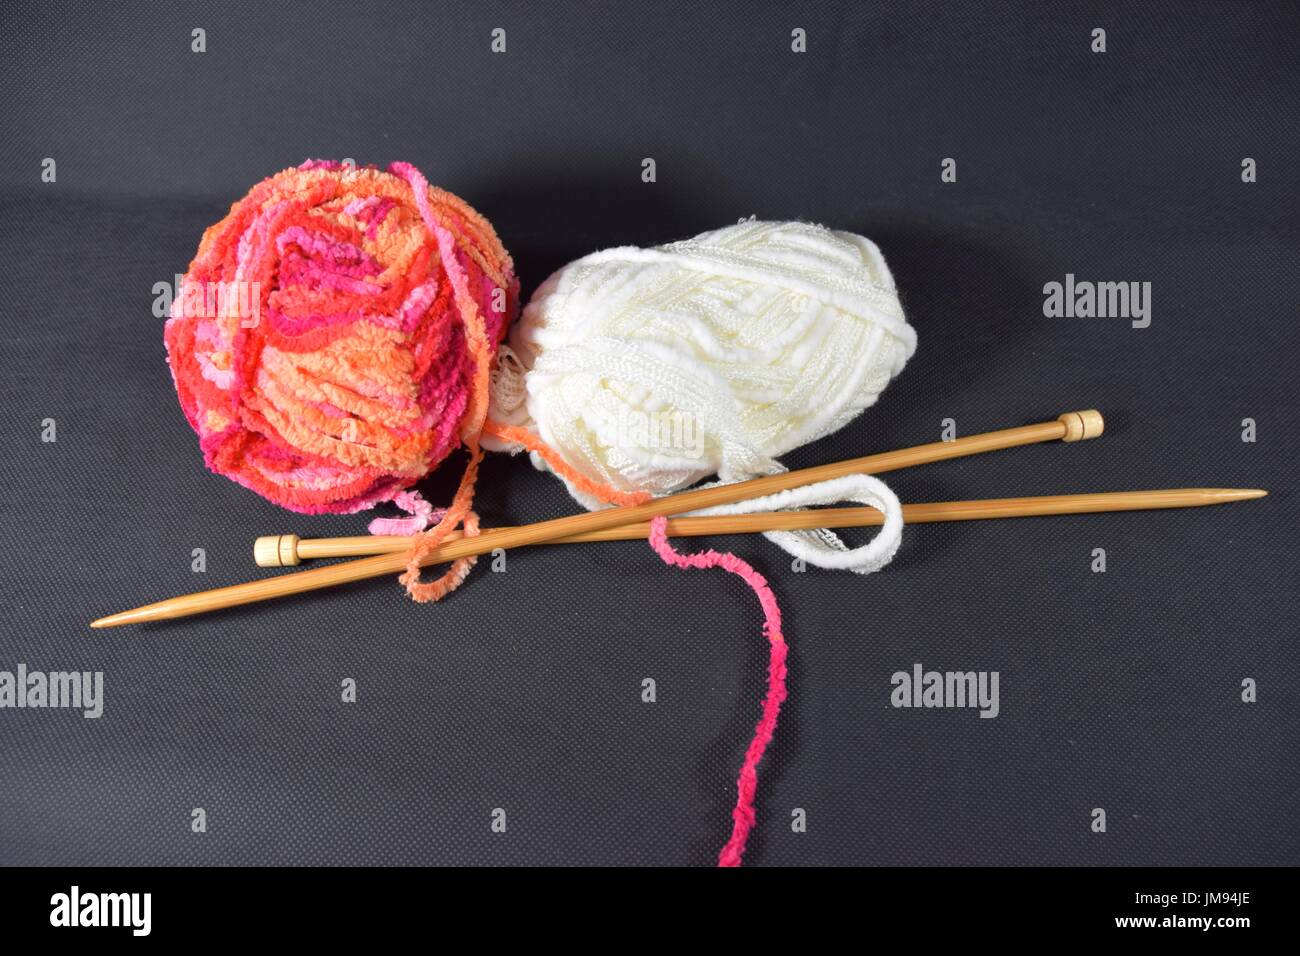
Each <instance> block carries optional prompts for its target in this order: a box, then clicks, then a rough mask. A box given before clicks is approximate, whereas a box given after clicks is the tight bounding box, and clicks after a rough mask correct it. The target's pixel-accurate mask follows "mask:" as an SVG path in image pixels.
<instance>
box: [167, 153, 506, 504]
mask: <svg viewBox="0 0 1300 956" xmlns="http://www.w3.org/2000/svg"><path fill="white" fill-rule="evenodd" d="M517 300H518V284H517V281H516V279H515V276H514V270H513V265H512V263H511V261H510V257H509V256H508V255H507V254H506V251H505V249H504V248H503V247H502V245H501V243H500V241H499V240H498V239H497V237H496V234H495V232H494V231H493V229H492V227H491V225H489V224H488V222H487V221H486V220H485V219H484V218H483V217H482V216H480V215H479V214H478V213H476V212H475V211H474V210H473V209H471V208H470V207H469V206H468V205H467V204H466V203H464V202H463V201H462V200H460V199H458V198H457V197H456V196H453V195H452V194H451V193H448V192H445V191H443V190H440V189H436V188H432V187H430V186H429V185H428V183H427V182H426V181H425V179H424V177H423V176H421V175H420V173H419V172H418V171H417V170H416V169H415V168H414V167H412V166H410V165H408V164H405V163H394V164H392V165H391V166H389V167H388V169H387V170H379V169H375V168H363V169H357V168H353V167H351V166H345V165H343V164H340V163H333V162H319V161H309V162H307V163H304V164H303V165H302V166H300V167H296V168H291V169H286V170H284V171H283V172H280V173H277V174H276V175H274V176H271V177H270V178H268V179H266V180H263V181H262V182H261V183H258V184H257V185H256V186H254V187H253V188H252V189H251V190H249V192H248V195H246V196H245V197H244V198H243V199H240V200H239V201H238V202H236V203H235V204H234V205H233V206H232V207H231V209H230V213H229V215H227V216H226V217H225V218H224V219H222V220H221V221H220V222H219V223H217V224H216V225H214V226H212V227H210V228H209V229H208V230H207V231H206V232H205V233H204V235H203V239H202V242H201V243H200V245H199V250H198V254H197V255H196V256H195V258H194V261H193V262H192V263H191V264H190V267H189V271H188V272H187V273H186V275H185V278H184V280H183V282H182V285H181V288H180V289H179V290H178V295H177V296H176V298H175V300H174V301H173V304H172V310H171V314H170V317H169V319H168V321H167V323H166V331H165V339H166V345H167V354H168V361H169V363H170V365H171V370H172V375H173V378H174V379H175V383H176V390H177V393H178V395H179V397H180V402H181V406H182V408H183V409H184V411H185V415H186V417H187V418H188V419H189V422H190V425H191V426H192V427H193V428H194V430H195V431H196V432H197V433H198V436H199V444H200V447H201V449H202V451H203V456H204V459H205V461H206V462H207V465H208V467H209V468H211V469H212V470H213V471H215V472H218V473H219V474H222V475H226V476H227V477H229V478H232V479H234V480H235V481H237V482H239V483H240V484H242V485H244V486H246V487H248V488H251V489H252V490H254V491H256V492H258V493H259V494H261V495H263V496H264V497H266V498H268V499H269V500H271V501H273V502H275V503H276V504H280V505H283V506H284V507H286V508H291V509H293V510H295V511H301V512H311V513H317V512H351V511H358V510H361V509H364V508H368V507H370V506H372V505H374V504H376V503H378V502H381V501H386V500H389V499H391V498H392V497H393V496H394V495H396V494H397V493H398V492H400V491H402V490H403V489H405V488H408V487H409V486H411V485H412V484H414V483H415V482H417V481H418V480H419V479H420V478H422V477H423V476H424V475H426V474H427V473H428V472H429V471H430V470H431V469H433V468H434V467H435V466H436V465H437V464H438V463H439V462H440V461H442V460H443V459H444V458H445V457H446V456H447V455H448V453H449V452H450V451H451V450H452V449H453V448H455V447H456V445H457V444H458V443H459V442H460V441H461V440H462V438H463V437H465V434H466V433H469V432H472V433H473V437H474V438H475V439H476V438H477V431H478V429H479V428H480V427H481V424H482V420H483V415H484V413H485V412H486V407H485V406H486V382H487V374H488V365H489V363H490V361H491V358H492V355H493V353H494V352H495V350H496V347H497V344H498V343H499V342H500V340H501V338H502V337H503V336H504V334H505V331H506V329H507V327H508V326H509V324H510V321H511V320H512V319H513V317H514V314H515V312H516V310H517Z"/></svg>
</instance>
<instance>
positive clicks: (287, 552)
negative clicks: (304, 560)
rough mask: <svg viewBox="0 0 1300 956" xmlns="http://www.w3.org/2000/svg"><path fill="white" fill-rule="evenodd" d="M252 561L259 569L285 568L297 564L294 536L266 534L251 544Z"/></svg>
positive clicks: (296, 543) (295, 539)
mask: <svg viewBox="0 0 1300 956" xmlns="http://www.w3.org/2000/svg"><path fill="white" fill-rule="evenodd" d="M253 560H254V561H256V562H257V566H258V567H261V568H287V567H290V566H292V565H295V564H298V562H299V560H300V559H299V557H298V536H297V535H296V534H268V535H264V536H263V537H261V538H258V539H257V540H256V541H254V542H253Z"/></svg>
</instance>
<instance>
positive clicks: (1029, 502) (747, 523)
mask: <svg viewBox="0 0 1300 956" xmlns="http://www.w3.org/2000/svg"><path fill="white" fill-rule="evenodd" d="M1266 494H1268V492H1266V491H1262V490H1260V489H1258V488H1168V489H1161V490H1158V491H1107V492H1099V493H1095V494H1083V495H1042V496H1039V497H1032V498H981V499H979V500H976V501H935V502H927V503H925V504H915V505H903V523H904V524H932V523H934V522H938V521H976V520H981V519H987V518H1029V517H1035V516H1040V515H1079V514H1098V513H1102V512H1115V511H1151V510H1156V509H1163V508H1199V507H1202V506H1204V505H1222V504H1227V503H1229V502H1232V501H1247V500H1249V499H1252V498H1262V497H1264V496H1265V495H1266ZM884 520H885V516H884V515H883V514H881V513H880V512H879V511H877V510H876V509H875V508H817V509H814V510H808V511H769V512H759V513H757V514H741V515H715V516H707V517H685V518H670V519H668V535H669V537H673V538H694V537H701V536H704V535H718V534H751V533H754V532H762V531H797V530H801V529H805V528H865V527H874V526H875V525H879V524H883V523H884ZM492 530H493V531H501V530H504V529H501V528H496V529H492ZM488 533H489V532H488V531H486V530H485V531H484V534H488ZM455 535H456V538H459V537H460V532H456V533H455ZM649 535H650V522H648V521H642V522H636V523H633V524H624V525H618V526H617V527H613V528H604V529H602V530H600V531H587V532H584V533H581V534H575V535H569V536H567V537H564V538H556V539H555V540H554V541H551V542H548V543H549V544H580V543H583V542H591V541H633V540H636V539H639V538H646V537H649ZM449 540H450V539H449ZM411 543H412V539H411V538H409V537H406V536H405V535H361V536H359V537H350V538H300V537H298V536H297V535H296V534H273V535H267V536H266V537H262V538H258V539H257V541H256V542H254V544H253V554H254V556H255V557H256V559H257V563H258V565H260V566H261V567H264V568H278V567H285V566H289V565H297V564H298V563H299V562H301V561H304V560H310V559H312V558H348V557H359V556H362V555H371V554H392V553H394V552H402V553H405V552H406V551H407V550H409V549H410V547H411Z"/></svg>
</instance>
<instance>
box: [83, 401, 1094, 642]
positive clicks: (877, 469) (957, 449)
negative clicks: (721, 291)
mask: <svg viewBox="0 0 1300 956" xmlns="http://www.w3.org/2000/svg"><path fill="white" fill-rule="evenodd" d="M1103 428H1104V422H1103V420H1102V416H1101V413H1100V412H1098V411H1094V410H1087V411H1080V412H1066V413H1065V414H1064V415H1061V416H1060V417H1059V418H1057V419H1055V420H1053V421H1050V422H1039V423H1038V424H1036V425H1022V426H1020V427H1019V428H1005V429H1002V430H1000V431H993V432H983V433H981V434H978V435H968V436H966V437H965V438H957V439H955V440H953V441H947V442H944V441H940V442H932V443H930V444H927V445H915V446H913V447H911V448H902V449H899V450H897V451H889V452H882V453H880V454H876V455H867V456H866V457H864V458H851V459H849V460H847V461H840V462H833V463H831V464H828V465H819V466H817V467H815V468H803V469H800V470H798V471H786V472H780V473H779V474H775V475H764V476H763V477H761V478H751V479H749V480H748V481H738V482H734V483H732V484H726V485H715V486H714V487H711V488H696V489H695V490H693V491H684V492H682V493H680V494H676V495H669V496H667V497H663V498H652V499H650V500H649V501H645V502H642V503H641V504H638V505H627V506H625V507H622V508H605V509H602V510H600V511H588V512H586V513H584V514H576V515H569V516H568V517H565V518H553V519H551V520H550V521H539V522H537V523H536V524H530V525H521V526H519V527H516V528H505V529H502V530H499V531H494V532H492V533H490V534H481V535H477V536H476V537H473V538H460V539H458V540H456V541H450V542H444V543H443V544H442V545H441V546H439V547H438V548H437V549H435V550H434V551H433V552H432V553H430V554H428V555H426V556H425V558H424V561H423V562H422V563H423V564H426V565H427V564H434V563H439V562H445V561H451V560H454V559H455V558H463V557H467V556H469V555H472V554H482V553H485V552H487V551H491V550H494V549H496V548H504V549H508V548H517V547H522V546H523V545H528V544H542V543H543V542H546V541H553V540H555V539H556V538H564V537H569V536H571V535H575V534H582V533H585V532H589V531H600V530H602V529H605V528H613V527H617V526H618V525H622V524H632V523H634V522H639V521H647V520H649V519H651V518H656V517H661V516H664V515H675V514H683V513H685V512H689V511H699V510H701V509H703V508H712V507H714V506H716V505H725V504H733V503H735V502H737V501H744V500H745V499H747V498H760V497H763V496H765V495H770V494H775V493H776V492H778V491H785V490H787V489H789V488H797V487H799V486H801V485H806V484H811V483H813V482H817V481H828V480H830V479H832V478H842V477H844V476H845V475H851V474H879V473H881V472H887V471H895V470H897V469H899V468H908V467H911V466H913V465H923V464H928V463H930V462H935V461H945V460H947V459H950V458H961V457H963V456H965V455H977V454H981V453H983V452H987V451H997V450H999V449H1002V448H1014V447H1016V446H1019V445H1032V444H1036V443H1038V442H1045V441H1065V442H1076V441H1082V440H1085V439H1090V438H1096V437H1097V436H1098V435H1100V434H1101V433H1102V430H1103ZM405 567H406V555H405V554H399V553H392V554H380V555H376V556H374V557H371V558H361V559H360V560H357V561H346V562H343V563H341V564H333V565H330V566H329V567H323V568H313V569H312V570H310V571H298V572H295V573H293V574H284V575H280V576H279V577H275V578H264V579H263V580H260V581H249V582H247V583H245V584H235V585H231V586H230V587H225V588H217V589H215V590H212V591H200V592H198V593H195V594H186V595H183V596H181V597H176V598H171V599H168V600H166V601H159V602H157V603H155V604H146V605H144V606H143V607H138V608H133V609H131V610H129V611H122V612H119V613H117V614H111V615H109V616H108V617H102V618H99V619H98V620H96V621H92V622H91V625H90V626H91V627H117V626H119V625H122V624H135V623H140V622H142V621H159V620H167V619H170V618H177V617H188V616H189V615H191V614H201V613H204V612H207V611H216V610H220V609H222V608H227V607H235V606H237V605H241V604H252V603H254V602H256V601H266V600H269V599H271V598H277V597H283V596H285V595H288V594H300V593H302V592H304V591H315V590H317V589H319V588H327V587H333V586H334V585H336V584H346V583H348V582H350V581H360V580H363V579H365V578H373V577H380V576H382V575H385V574H394V573H396V572H399V571H402V570H404V569H405Z"/></svg>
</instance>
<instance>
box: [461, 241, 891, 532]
mask: <svg viewBox="0 0 1300 956" xmlns="http://www.w3.org/2000/svg"><path fill="white" fill-rule="evenodd" d="M915 349H916V333H915V332H914V331H913V329H912V327H911V326H910V325H908V323H907V320H906V319H905V318H904V316H903V309H902V306H901V305H900V303H899V301H898V294H897V292H896V291H895V289H894V281H893V277H892V276H891V275H890V273H889V269H888V268H887V267H886V266H885V260H884V258H883V257H882V256H881V254H880V250H879V249H877V248H876V246H875V244H874V243H872V242H871V241H870V240H868V239H865V238H863V237H862V236H858V235H854V234H853V233H848V232H836V231H832V230H830V229H826V228H824V227H822V226H816V225H811V224H808V223H802V222H756V221H753V220H748V221H743V222H741V223H740V224H738V225H735V226H730V227H727V228H724V229H718V230H716V231H714V232H707V233H704V234H703V235H700V236H697V237H695V238H694V239H687V240H684V241H682V242H673V243H669V244H667V245H664V246H658V247H655V248H652V249H640V248H636V247H624V248H618V249H608V250H605V251H602V252H597V253H595V254H593V255H589V256H586V257H585V258H582V259H579V260H577V261H576V262H573V263H570V264H569V265H567V266H565V267H564V268H562V269H560V270H559V271H558V272H556V273H555V274H554V275H552V276H551V277H550V278H549V279H548V280H547V281H546V282H545V283H543V284H542V286H541V287H540V288H538V289H537V291H536V292H535V293H534V294H533V297H532V300H531V301H530V302H529V303H528V305H527V307H526V308H525V309H524V311H523V315H522V317H521V319H520V321H519V322H518V323H517V324H516V326H515V328H514V330H513V332H512V334H511V336H510V345H509V349H508V350H505V351H503V354H502V359H501V362H500V364H499V368H498V373H497V376H496V378H495V381H494V384H493V409H492V413H491V417H492V418H493V419H494V420H496V421H499V422H504V423H507V424H512V425H523V426H525V427H527V428H529V429H530V430H532V431H534V432H535V433H536V434H537V435H538V436H539V437H540V438H541V439H542V441H544V442H545V443H546V444H548V445H549V446H551V448H553V449H555V450H556V451H557V452H559V454H560V455H561V456H562V457H563V459H564V460H565V461H566V462H567V463H568V464H570V465H571V466H573V467H574V468H575V469H577V470H578V471H579V472H581V473H582V474H584V475H586V476H588V477H589V478H592V479H594V480H595V481H598V482H600V483H602V484H605V485H608V486H611V487H614V488H618V489H620V490H625V491H649V492H651V493H652V494H655V495H661V494H667V493H670V492H673V491H676V490H678V489H681V488H683V487H686V486H688V485H691V484H694V483H695V482H697V481H699V480H700V479H702V478H705V477H707V476H709V475H713V474H716V475H717V476H718V477H719V478H720V479H721V480H722V481H725V482H731V481H739V480H743V479H745V478H751V477H754V476H755V475H760V474H770V473H772V472H775V471H780V470H782V466H781V465H780V463H779V462H777V461H775V459H776V457H777V456H779V455H781V454H783V453H785V452H787V451H789V450H790V449H792V448H795V447H797V446H799V445H803V444H806V443H807V442H810V441H813V440H814V439H817V438H820V437H822V436H824V435H827V434H829V433H830V432H833V431H835V430H836V429H838V428H841V427H842V426H844V425H845V424H847V423H848V422H849V421H851V420H852V419H853V418H855V417H856V416H857V415H858V414H859V413H860V412H861V411H862V410H863V409H865V408H867V407H869V406H870V405H872V404H873V403H874V402H875V401H876V399H877V398H878V397H879V395H880V393H881V391H883V390H884V388H885V386H886V385H887V384H888V383H889V380H890V379H891V378H893V376H895V375H897V374H898V373H899V372H900V371H901V370H902V368H903V365H904V364H905V363H906V361H907V360H908V358H910V357H911V355H912V353H913V352H914V351H915ZM485 444H488V443H487V442H485ZM497 447H508V446H502V445H501V444H500V443H498V444H497ZM533 462H534V464H535V465H536V466H537V467H539V468H542V467H545V465H544V463H543V462H542V461H541V459H540V458H539V457H538V456H536V455H534V456H533ZM570 492H571V493H574V497H575V498H577V499H578V500H579V501H580V502H582V503H583V504H584V505H585V506H587V507H596V506H597V505H598V504H599V502H596V501H593V500H591V499H590V498H588V497H587V496H586V495H583V494H581V493H578V492H576V491H575V489H573V488H572V486H570Z"/></svg>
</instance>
